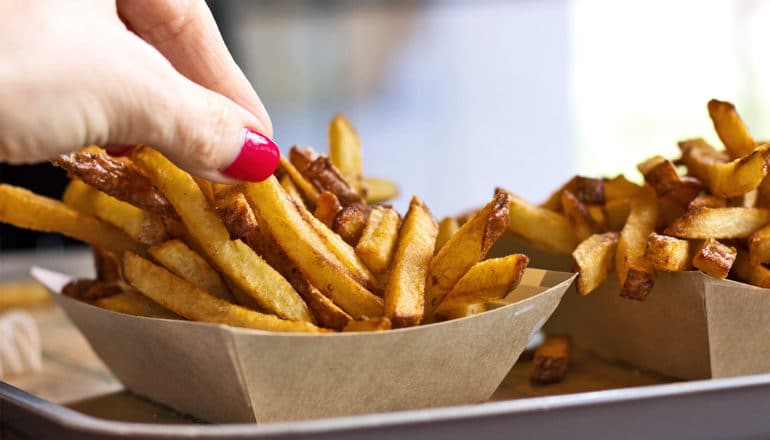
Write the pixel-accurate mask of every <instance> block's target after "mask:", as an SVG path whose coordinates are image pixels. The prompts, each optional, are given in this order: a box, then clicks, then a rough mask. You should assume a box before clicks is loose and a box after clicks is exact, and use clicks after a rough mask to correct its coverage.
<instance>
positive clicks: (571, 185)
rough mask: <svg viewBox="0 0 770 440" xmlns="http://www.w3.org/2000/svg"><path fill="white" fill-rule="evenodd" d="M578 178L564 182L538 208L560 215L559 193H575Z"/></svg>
mask: <svg viewBox="0 0 770 440" xmlns="http://www.w3.org/2000/svg"><path fill="white" fill-rule="evenodd" d="M578 178H579V177H578V176H574V177H572V178H571V179H569V180H568V181H566V182H564V184H562V186H560V187H559V189H557V190H556V191H554V192H552V193H551V195H549V196H548V198H547V199H546V201H545V202H543V203H541V204H540V205H539V207H540V208H544V209H547V210H549V211H553V212H559V213H561V193H562V192H564V191H569V192H571V193H573V194H574V193H577V192H578Z"/></svg>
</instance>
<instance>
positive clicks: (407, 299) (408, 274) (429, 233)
mask: <svg viewBox="0 0 770 440" xmlns="http://www.w3.org/2000/svg"><path fill="white" fill-rule="evenodd" d="M437 234H438V225H437V224H436V221H435V220H433V217H432V216H431V214H430V211H429V210H428V207H427V206H425V204H423V203H422V201H421V200H420V199H419V198H417V196H414V197H412V201H411V203H410V204H409V210H408V211H407V213H406V217H404V222H403V224H402V225H401V230H400V231H399V233H398V241H397V242H396V250H395V252H394V254H393V267H392V268H391V270H390V277H389V278H388V284H387V286H386V287H385V293H384V295H383V297H384V300H385V316H386V317H388V318H389V319H390V321H391V322H392V323H393V327H395V328H400V327H411V326H414V325H418V324H419V323H420V321H421V320H422V317H423V313H424V312H425V278H426V276H427V273H428V265H429V264H430V263H431V258H432V257H433V249H434V247H435V246H436V235H437Z"/></svg>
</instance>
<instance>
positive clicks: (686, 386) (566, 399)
mask: <svg viewBox="0 0 770 440" xmlns="http://www.w3.org/2000/svg"><path fill="white" fill-rule="evenodd" d="M755 387H757V388H758V387H768V388H770V373H763V374H756V375H750V376H738V377H729V378H718V379H703V380H695V381H688V382H673V383H669V384H661V385H646V386H639V387H627V388H618V389H612V390H604V391H591V392H584V393H574V394H563V395H557V396H546V397H529V398H520V399H511V400H503V401H495V402H484V403H479V404H475V405H461V406H453V407H440V408H428V409H419V410H409V411H396V412H391V413H376V414H366V415H358V416H344V417H335V418H327V419H315V420H305V421H298V422H274V423H264V424H249V423H242V424H218V425H206V424H200V425H198V424H196V425H184V424H153V423H137V422H122V421H111V420H105V419H100V418H97V417H94V416H90V415H87V414H83V413H81V412H78V411H75V410H73V409H70V408H67V407H65V406H62V405H58V404H54V403H52V402H49V401H46V400H44V399H42V398H40V397H37V396H35V395H33V394H30V393H28V392H26V391H24V390H21V389H19V388H16V387H14V386H12V385H10V384H8V383H6V382H4V381H0V402H4V403H6V404H12V405H15V406H17V407H19V408H21V409H23V410H26V411H27V412H29V413H32V414H34V415H36V416H38V417H41V418H44V419H46V420H48V421H49V422H52V423H53V424H55V425H58V426H59V427H61V428H63V429H66V430H69V431H72V432H82V433H90V434H101V435H121V436H126V435H129V436H130V435H136V436H155V437H158V438H165V437H168V438H171V437H173V438H195V437H198V436H212V435H216V436H219V437H223V438H224V437H228V436H230V437H241V436H246V435H248V436H249V437H254V438H257V437H262V436H264V437H268V436H277V435H313V434H316V435H317V434H329V433H335V432H336V433H342V432H345V431H352V430H366V429H374V428H383V427H395V426H410V425H420V424H427V423H442V422H443V423H448V422H459V421H467V420H468V419H476V418H483V417H494V416H502V415H511V416H514V415H524V414H528V413H537V412H547V411H553V410H558V409H570V408H581V407H583V408H585V407H592V406H601V405H608V404H616V403H623V402H629V401H643V400H654V399H661V398H667V397H677V396H685V395H693V394H705V393H713V392H720V391H722V392H724V391H730V390H740V389H747V388H755Z"/></svg>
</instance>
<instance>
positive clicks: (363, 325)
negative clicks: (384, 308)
mask: <svg viewBox="0 0 770 440" xmlns="http://www.w3.org/2000/svg"><path fill="white" fill-rule="evenodd" d="M391 328H392V324H391V322H390V319H388V318H387V317H385V316H381V317H379V318H366V319H359V320H355V321H350V322H349V323H348V324H347V325H346V326H345V329H344V330H342V331H343V332H378V331H382V330H390V329H391Z"/></svg>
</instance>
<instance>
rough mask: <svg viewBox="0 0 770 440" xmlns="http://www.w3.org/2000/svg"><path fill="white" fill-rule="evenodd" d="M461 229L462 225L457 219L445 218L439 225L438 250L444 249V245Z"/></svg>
mask: <svg viewBox="0 0 770 440" xmlns="http://www.w3.org/2000/svg"><path fill="white" fill-rule="evenodd" d="M459 229H460V223H458V221H457V219H456V218H455V217H444V218H443V219H442V220H441V221H440V222H439V223H438V236H437V237H436V250H435V252H438V251H439V249H441V248H442V247H444V245H445V244H446V243H447V242H448V241H449V239H450V238H452V236H453V235H455V233H457V231H458V230H459Z"/></svg>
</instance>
